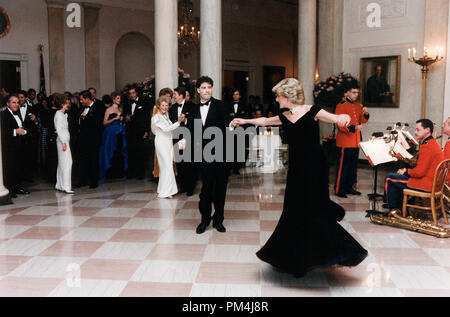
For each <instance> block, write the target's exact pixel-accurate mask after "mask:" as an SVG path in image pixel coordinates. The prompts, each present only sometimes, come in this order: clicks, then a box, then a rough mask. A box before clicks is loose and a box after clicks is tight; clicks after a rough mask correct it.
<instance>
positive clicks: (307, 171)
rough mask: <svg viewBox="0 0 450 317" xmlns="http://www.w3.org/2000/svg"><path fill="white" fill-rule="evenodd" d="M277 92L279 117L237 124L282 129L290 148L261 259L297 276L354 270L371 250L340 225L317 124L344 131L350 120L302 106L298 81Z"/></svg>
mask: <svg viewBox="0 0 450 317" xmlns="http://www.w3.org/2000/svg"><path fill="white" fill-rule="evenodd" d="M273 91H274V92H275V93H276V94H277V101H278V102H279V103H280V108H282V109H281V110H280V115H279V116H277V117H273V118H259V119H252V120H245V119H235V120H234V121H233V125H234V126H240V125H243V124H254V125H259V126H270V125H282V126H283V129H284V130H285V132H286V135H287V139H288V144H289V169H288V175H287V181H286V191H285V197H284V207H283V213H282V215H281V218H280V220H279V222H278V225H277V227H276V229H275V231H274V232H273V234H272V236H271V237H270V238H269V240H268V241H267V243H266V244H265V245H264V246H263V247H262V248H261V250H259V251H258V252H257V256H258V257H259V258H260V259H261V260H263V261H265V262H268V263H270V264H271V265H273V266H274V267H276V268H278V269H279V270H282V271H284V272H288V273H292V274H294V275H295V276H298V277H300V276H304V275H305V274H306V273H307V272H308V271H310V270H312V269H314V268H315V267H324V266H325V267H326V266H333V265H342V266H356V265H358V264H359V263H361V262H362V261H363V260H364V259H365V258H366V256H367V251H366V250H365V249H364V248H363V247H362V246H361V245H360V244H359V243H358V242H357V241H356V240H355V239H354V238H353V237H352V236H351V235H350V234H349V233H347V231H345V229H344V228H342V227H341V226H340V225H339V224H338V221H340V220H342V219H343V218H344V215H345V210H344V209H343V208H342V207H341V206H339V205H338V204H336V203H335V202H333V201H332V200H331V199H330V194H329V185H328V184H329V181H328V162H327V160H326V158H325V155H324V153H323V151H322V148H321V146H320V134H319V124H318V121H317V120H321V121H325V122H329V123H335V124H337V125H339V126H343V125H348V123H349V120H350V117H348V116H347V115H339V116H337V115H334V114H331V113H328V112H326V111H325V110H322V109H320V108H319V107H317V106H307V105H304V95H303V89H302V86H301V85H300V83H299V82H298V81H297V80H296V79H293V78H290V79H284V80H283V81H281V82H280V83H279V84H278V85H277V86H275V87H274V89H273ZM283 108H284V109H283Z"/></svg>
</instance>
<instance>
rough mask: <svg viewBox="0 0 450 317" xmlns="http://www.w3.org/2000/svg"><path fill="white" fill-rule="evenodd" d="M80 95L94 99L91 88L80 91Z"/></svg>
mask: <svg viewBox="0 0 450 317" xmlns="http://www.w3.org/2000/svg"><path fill="white" fill-rule="evenodd" d="M80 97H83V98H84V99H89V100H92V94H91V92H90V91H89V90H83V91H82V92H80Z"/></svg>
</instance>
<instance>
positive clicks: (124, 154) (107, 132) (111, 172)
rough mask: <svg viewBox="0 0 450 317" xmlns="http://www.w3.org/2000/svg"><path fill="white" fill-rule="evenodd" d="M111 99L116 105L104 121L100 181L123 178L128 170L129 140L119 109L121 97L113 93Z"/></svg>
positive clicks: (108, 110) (106, 113) (111, 108)
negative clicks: (109, 178)
mask: <svg viewBox="0 0 450 317" xmlns="http://www.w3.org/2000/svg"><path fill="white" fill-rule="evenodd" d="M111 97H112V99H113V102H114V103H113V105H112V106H111V107H109V108H108V109H107V110H106V112H105V118H104V120H103V125H104V126H105V129H104V131H103V135H102V144H101V146H100V153H99V160H100V162H99V167H100V175H99V179H100V180H104V179H105V178H107V177H111V178H121V177H123V176H124V175H125V174H124V173H125V171H126V170H127V169H128V151H127V138H126V132H125V126H124V125H123V121H122V118H123V117H122V110H121V108H120V107H119V105H120V98H121V96H120V94H118V93H113V94H112V95H111Z"/></svg>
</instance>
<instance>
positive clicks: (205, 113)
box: [200, 100, 211, 125]
mask: <svg viewBox="0 0 450 317" xmlns="http://www.w3.org/2000/svg"><path fill="white" fill-rule="evenodd" d="M210 106H211V100H210V101H208V104H207V105H204V106H202V105H200V115H201V116H202V122H203V125H205V122H206V118H207V117H208V111H209V107H210Z"/></svg>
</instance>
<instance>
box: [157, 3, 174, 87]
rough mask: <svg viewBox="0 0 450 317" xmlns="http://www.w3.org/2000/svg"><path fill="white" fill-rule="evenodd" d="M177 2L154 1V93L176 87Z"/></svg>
mask: <svg viewBox="0 0 450 317" xmlns="http://www.w3.org/2000/svg"><path fill="white" fill-rule="evenodd" d="M177 16H178V1H177V0H155V77H156V83H155V85H156V87H155V93H156V96H158V93H159V90H161V89H162V88H166V87H168V88H172V89H174V88H176V87H177V86H178V38H177V28H178V19H177Z"/></svg>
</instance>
